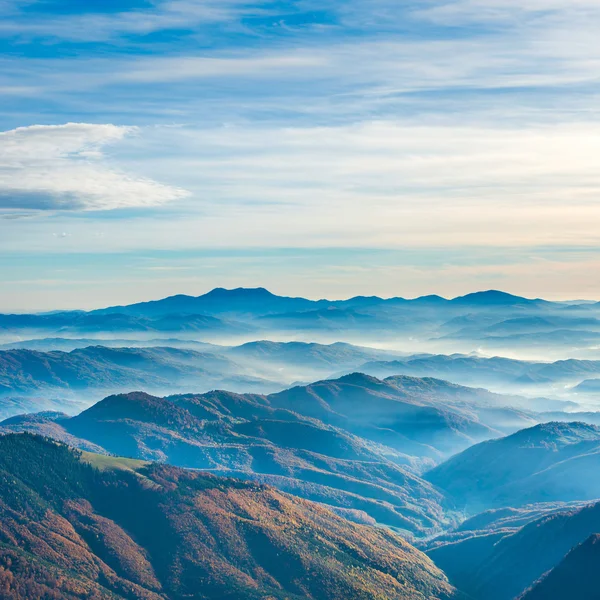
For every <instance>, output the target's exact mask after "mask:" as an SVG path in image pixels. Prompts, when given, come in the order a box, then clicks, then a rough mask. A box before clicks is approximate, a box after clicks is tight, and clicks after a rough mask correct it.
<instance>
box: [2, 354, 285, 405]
mask: <svg viewBox="0 0 600 600" xmlns="http://www.w3.org/2000/svg"><path fill="white" fill-rule="evenodd" d="M187 386H189V387H194V388H196V389H198V388H200V389H202V388H204V389H205V390H208V389H212V388H214V387H216V386H229V387H231V388H233V389H248V388H251V389H252V388H253V387H254V386H259V387H260V389H261V390H268V389H271V390H273V389H280V388H281V387H282V386H281V385H279V384H274V383H270V382H267V381H265V380H261V379H259V378H256V377H254V376H252V375H251V374H249V373H248V372H247V371H246V369H244V367H242V366H241V365H238V364H236V363H235V362H234V361H232V360H231V359H229V358H227V357H225V356H220V355H216V354H212V353H208V352H198V351H195V350H185V349H176V348H160V347H154V348H105V347H103V346H94V347H88V348H83V349H76V350H73V351H71V352H68V353H67V352H58V351H56V352H37V351H33V350H6V351H0V394H4V395H8V394H11V395H17V394H42V393H43V395H46V396H48V395H49V394H56V393H57V392H59V391H65V390H66V391H75V392H77V391H79V392H81V391H86V390H101V391H103V392H105V393H106V392H108V393H110V392H111V391H113V390H114V391H120V390H121V389H123V388H124V387H125V388H129V389H131V387H145V388H147V389H150V390H163V391H167V390H171V391H173V390H183V389H185V388H186V387H187Z"/></svg>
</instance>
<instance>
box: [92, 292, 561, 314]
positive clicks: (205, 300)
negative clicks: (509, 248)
mask: <svg viewBox="0 0 600 600" xmlns="http://www.w3.org/2000/svg"><path fill="white" fill-rule="evenodd" d="M432 303H433V304H448V305H457V306H473V307H489V306H521V305H540V304H551V303H550V302H547V301H545V300H540V299H536V300H530V299H527V298H522V297H520V296H514V295H512V294H507V293H506V292H500V291H497V290H490V291H486V292H475V293H472V294H468V295H466V296H461V297H458V298H454V299H452V300H447V299H446V298H442V297H440V296H422V297H419V298H414V299H411V300H407V299H405V298H400V297H395V298H389V299H384V298H380V297H378V296H372V297H369V298H366V297H354V298H349V299H347V300H325V299H323V300H308V299H306V298H290V297H286V296H277V295H275V294H273V293H271V292H269V291H268V290H266V289H264V288H237V289H232V290H226V289H224V288H216V289H214V290H212V291H210V292H208V293H207V294H204V295H202V296H196V297H194V296H186V295H178V296H171V297H169V298H165V299H162V300H155V301H151V302H142V303H139V304H131V305H127V306H114V307H108V308H105V309H99V310H95V311H92V314H109V313H119V314H129V315H135V316H157V315H164V314H172V313H176V312H181V313H185V314H206V315H220V314H226V313H232V312H244V311H248V312H256V313H258V314H262V315H268V314H273V313H286V312H304V311H310V310H320V309H325V308H328V307H337V308H346V307H348V308H352V307H356V308H360V307H361V306H363V307H364V306H366V305H368V306H373V305H375V304H390V305H394V304H403V305H414V306H417V305H420V304H426V305H431V304H432Z"/></svg>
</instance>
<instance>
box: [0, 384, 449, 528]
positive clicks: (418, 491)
mask: <svg viewBox="0 0 600 600" xmlns="http://www.w3.org/2000/svg"><path fill="white" fill-rule="evenodd" d="M0 431H4V432H22V431H26V432H32V433H38V434H43V435H46V436H50V437H52V438H54V439H57V440H59V441H62V442H66V443H69V444H71V445H73V446H75V447H79V448H82V449H86V450H93V451H95V452H103V453H107V454H115V455H121V456H128V457H132V458H136V459H143V460H154V461H161V462H168V463H170V464H173V465H175V466H180V467H186V468H194V469H203V470H211V471H214V472H220V473H226V474H229V475H235V476H238V477H242V478H245V479H254V480H257V481H262V482H264V483H269V484H271V485H274V486H276V487H278V488H279V489H281V490H284V491H287V492H290V493H292V494H294V495H297V496H301V497H303V498H307V499H310V500H315V501H318V502H321V503H323V504H327V505H328V506H331V507H332V508H334V509H336V510H337V511H338V512H339V513H340V514H342V515H344V516H347V517H349V518H351V519H353V520H359V521H363V522H369V523H381V524H383V525H387V526H389V527H393V528H395V529H397V530H399V531H402V532H403V533H404V534H405V535H408V536H417V537H422V536H424V535H428V534H432V533H435V532H437V531H439V530H440V529H441V528H442V527H444V526H447V525H449V524H451V522H452V517H451V516H449V515H450V513H451V510H452V506H451V505H450V504H448V503H446V501H445V499H444V497H443V495H442V494H441V493H440V492H438V491H437V490H436V489H435V488H434V487H433V486H431V484H429V483H427V482H425V481H423V480H422V479H420V478H419V477H418V476H417V475H416V474H415V473H413V472H412V470H411V467H412V463H413V462H416V459H411V458H410V457H406V456H404V455H402V454H400V453H399V452H397V451H394V450H393V449H392V448H383V447H379V446H377V445H374V444H373V443H372V442H371V441H369V440H366V439H363V438H360V437H358V436H356V435H353V434H352V433H350V432H348V431H344V430H341V429H339V428H335V427H332V426H330V425H325V424H324V423H322V422H320V421H318V420H316V419H312V418H308V417H305V416H302V415H300V414H299V413H298V412H297V411H295V412H292V411H290V410H285V409H282V408H277V407H274V406H272V405H271V403H270V402H269V398H268V397H265V396H253V395H249V394H247V395H239V394H233V393H230V392H211V393H209V394H204V395H183V396H172V397H170V398H158V397H155V396H150V395H148V394H144V393H141V392H137V393H131V394H125V395H116V396H110V397H108V398H106V399H104V400H103V401H101V402H99V403H97V404H95V405H94V406H92V407H91V408H89V409H88V410H86V411H84V412H83V413H81V414H80V415H78V416H76V417H73V418H69V417H66V416H64V415H58V416H57V415H56V414H51V415H49V416H47V415H29V416H21V417H13V418H11V419H8V420H6V421H4V422H3V423H1V424H0ZM403 463H406V464H407V465H408V467H409V468H405V467H404V466H402V464H403Z"/></svg>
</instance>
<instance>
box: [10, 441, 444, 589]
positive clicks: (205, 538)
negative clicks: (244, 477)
mask: <svg viewBox="0 0 600 600" xmlns="http://www.w3.org/2000/svg"><path fill="white" fill-rule="evenodd" d="M117 462H118V461H116V460H115V459H113V462H112V464H111V463H106V462H105V463H104V464H103V465H102V470H99V469H96V468H95V467H94V466H92V465H91V464H90V462H89V458H86V460H82V456H81V455H80V454H78V453H77V452H75V451H73V450H70V449H69V448H68V447H66V446H63V445H58V444H56V443H54V442H51V441H47V440H45V439H42V438H39V437H35V436H30V435H8V436H4V437H2V438H0V515H1V518H0V533H1V535H2V541H3V543H2V544H1V546H0V566H1V568H0V590H2V597H3V598H6V599H7V600H11V599H15V600H17V599H20V598H36V597H37V598H57V599H58V598H68V599H79V598H98V599H106V600H108V599H112V600H115V599H125V598H127V599H130V600H131V599H144V600H158V599H165V598H197V599H202V600H211V599H215V600H217V599H219V600H221V599H225V598H230V599H232V600H233V599H237V598H247V599H248V600H252V599H256V600H258V599H263V598H273V599H274V600H276V599H280V600H283V599H290V600H292V599H298V600H299V599H300V598H307V599H314V600H320V599H323V600H325V599H327V600H337V599H339V600H342V599H345V598H349V597H351V598H356V599H364V600H368V599H376V598H383V597H385V598H389V599H391V600H393V599H398V600H400V599H406V598H411V599H415V600H433V599H449V598H451V597H452V596H453V594H454V591H453V590H452V588H451V587H450V585H449V584H448V583H447V581H446V579H445V577H444V576H443V574H442V573H441V572H440V571H439V570H438V569H436V568H435V567H434V566H433V564H432V563H431V562H430V561H429V560H428V559H427V557H425V556H424V555H423V554H421V553H420V552H419V551H417V550H416V549H414V548H413V547H411V546H410V545H408V544H407V543H406V542H404V541H403V540H401V539H400V538H399V537H397V536H395V535H394V534H392V533H390V532H387V531H385V530H378V529H374V528H368V527H364V526H360V525H356V524H353V523H350V522H348V521H346V520H343V519H341V518H339V517H336V516H335V515H334V514H332V513H331V512H329V511H327V510H325V509H323V508H321V507H319V506H317V505H315V504H311V503H309V502H306V501H303V500H298V499H294V498H291V497H289V496H286V495H283V494H281V493H279V492H277V491H275V490H273V489H272V488H268V487H263V486H259V485H256V484H253V483H244V482H240V481H236V480H228V479H222V478H218V477H213V476H211V475H204V474H200V473H197V472H190V471H183V470H179V469H175V468H173V467H166V466H164V465H152V464H139V463H131V462H129V463H125V464H123V465H121V466H120V467H118V468H115V466H116V464H117ZM323 557H326V559H324V558H323Z"/></svg>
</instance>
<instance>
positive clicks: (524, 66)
mask: <svg viewBox="0 0 600 600" xmlns="http://www.w3.org/2000/svg"><path fill="white" fill-rule="evenodd" d="M599 27H600V6H599V5H598V3H597V2H596V1H595V0H574V1H573V0H572V1H570V2H567V1H566V0H523V1H521V2H516V1H513V0H446V1H433V0H432V1H427V0H425V1H422V2H404V3H399V2H395V1H391V0H370V1H369V2H365V1H364V0H363V1H357V0H346V1H344V2H341V1H339V0H324V1H323V0H322V1H320V2H316V1H312V0H305V1H302V0H300V1H298V2H270V1H267V0H265V1H262V2H256V1H254V2H250V1H244V0H218V1H216V0H214V1H213V0H194V1H191V0H163V1H159V0H156V1H153V2H149V1H148V2H146V1H134V2H128V1H126V0H125V1H120V2H116V1H113V0H102V1H100V0H94V1H87V2H85V3H84V2H67V1H55V0H38V1H35V0H32V1H22V0H21V1H12V0H0V102H1V103H2V111H0V131H1V132H2V133H0V280H1V281H2V282H3V284H4V285H2V287H1V289H0V309H2V310H15V309H18V310H38V309H39V310H43V309H53V308H58V307H65V308H77V307H83V308H87V307H95V306H102V305H106V304H112V303H122V302H130V301H136V300H142V299H147V298H151V297H161V296H165V295H168V294H172V293H192V294H200V293H203V292H204V291H206V290H208V289H210V288H212V287H215V286H221V285H223V286H227V287H233V286H238V285H262V286H267V287H269V288H270V289H273V291H276V292H279V293H284V294H294V295H296V294H297V295H305V296H309V297H324V296H327V297H346V296H351V295H355V294H379V295H383V296H392V295H402V296H407V297H411V296H416V295H421V294H429V293H439V294H442V295H447V296H452V295H459V294H461V293H465V292H468V291H472V290H475V289H485V288H491V287H494V288H502V289H506V290H507V291H511V292H514V293H522V294H526V295H531V296H545V297H548V298H575V297H577V298H579V297H596V298H600V280H598V278H596V277H593V276H592V274H593V273H594V272H598V268H599V267H600V257H599V254H598V248H599V247H600V240H599V234H598V223H599V222H600V204H599V202H598V192H599V190H600V168H599V167H600V123H599V119H598V110H599V109H598V107H599V106H600V104H599V103H598V92H599V91H600V86H599V83H598V73H599V72H600V41H598V39H597V38H598V36H597V31H598V29H599Z"/></svg>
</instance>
